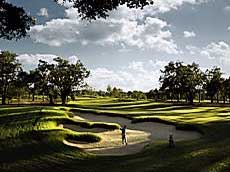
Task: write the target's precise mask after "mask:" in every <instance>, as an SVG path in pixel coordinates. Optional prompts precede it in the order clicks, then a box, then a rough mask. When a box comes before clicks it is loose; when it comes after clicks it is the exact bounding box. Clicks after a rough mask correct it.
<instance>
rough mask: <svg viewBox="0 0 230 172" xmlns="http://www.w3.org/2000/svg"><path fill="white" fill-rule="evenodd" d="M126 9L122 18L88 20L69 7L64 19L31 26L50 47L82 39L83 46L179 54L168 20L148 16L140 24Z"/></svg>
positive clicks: (33, 34) (34, 36) (38, 39)
mask: <svg viewBox="0 0 230 172" xmlns="http://www.w3.org/2000/svg"><path fill="white" fill-rule="evenodd" d="M123 10H124V9H123ZM123 10H122V11H121V12H122V13H121V16H120V19H118V18H117V16H116V15H114V16H113V17H111V18H108V19H107V20H103V19H99V20H97V21H93V22H91V23H87V22H85V21H82V20H81V19H79V18H78V17H77V10H76V9H74V8H70V9H67V10H66V18H65V19H53V20H51V21H49V22H46V24H45V25H36V26H34V27H32V28H31V31H30V36H31V38H32V39H33V40H34V41H35V42H39V43H44V44H48V45H50V46H61V45H63V44H67V43H74V42H79V43H81V44H82V45H83V46H84V45H87V44H89V43H92V44H98V45H103V46H108V45H119V46H121V47H123V48H128V47H138V48H140V49H154V50H157V51H164V52H166V53H169V54H178V53H179V50H178V47H177V45H176V43H175V42H174V40H173V39H172V33H171V31H170V30H169V25H168V23H167V22H166V21H163V20H161V19H158V18H154V17H146V18H145V20H144V21H143V22H141V23H139V22H138V20H136V19H135V18H134V17H132V18H130V16H129V17H127V15H125V12H123ZM134 19H135V20H134Z"/></svg>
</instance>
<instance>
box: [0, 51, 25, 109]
mask: <svg viewBox="0 0 230 172" xmlns="http://www.w3.org/2000/svg"><path fill="white" fill-rule="evenodd" d="M16 56H17V55H16V54H14V53H11V52H9V51H2V52H1V54H0V94H1V96H2V104H3V105H4V104H6V97H7V93H8V90H9V87H10V86H11V84H12V83H13V82H14V81H15V80H16V78H17V74H18V72H19V71H20V70H21V67H20V64H19V63H18V61H17V60H16Z"/></svg>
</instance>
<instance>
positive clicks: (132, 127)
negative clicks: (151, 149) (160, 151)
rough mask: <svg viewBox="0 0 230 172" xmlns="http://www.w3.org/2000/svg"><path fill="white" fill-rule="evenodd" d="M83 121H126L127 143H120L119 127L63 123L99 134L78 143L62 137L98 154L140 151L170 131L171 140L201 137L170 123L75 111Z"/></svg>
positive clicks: (167, 135) (65, 126)
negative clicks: (80, 125)
mask: <svg viewBox="0 0 230 172" xmlns="http://www.w3.org/2000/svg"><path fill="white" fill-rule="evenodd" d="M74 118H76V119H78V120H79V119H81V120H83V121H94V122H109V123H118V124H120V125H121V126H122V125H127V126H128V130H127V138H128V146H124V145H122V144H121V132H120V130H114V131H108V130H106V129H101V128H93V129H85V128H81V127H79V126H75V125H67V124H66V125H64V126H63V127H64V128H68V129H71V130H74V131H78V132H92V133H95V134H97V135H98V136H99V137H101V138H102V140H101V141H100V142H97V143H81V142H77V141H72V140H69V141H66V140H65V141H64V143H65V144H67V145H69V146H74V147H78V148H82V149H83V150H85V151H87V152H91V153H95V154H101V155H107V154H108V155H126V154H132V153H137V152H139V151H141V150H142V149H143V148H144V146H145V145H147V144H148V143H151V142H154V141H167V140H168V137H169V134H173V136H174V140H175V141H176V142H177V141H182V140H193V139H198V138H200V137H201V134H199V133H198V132H195V131H182V130H176V127H175V126H173V125H166V124H161V123H156V122H142V123H135V124H132V123H131V120H129V119H126V118H121V117H111V116H105V115H95V114H90V113H77V114H76V116H75V117H74Z"/></svg>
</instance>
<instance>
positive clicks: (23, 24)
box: [0, 0, 35, 40]
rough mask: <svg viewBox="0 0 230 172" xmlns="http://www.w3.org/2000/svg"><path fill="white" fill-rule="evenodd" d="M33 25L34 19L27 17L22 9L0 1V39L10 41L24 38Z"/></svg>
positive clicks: (2, 0) (4, 0) (3, 0)
mask: <svg viewBox="0 0 230 172" xmlns="http://www.w3.org/2000/svg"><path fill="white" fill-rule="evenodd" d="M34 24H35V20H34V18H33V17H30V16H29V15H27V14H26V12H25V10H24V9H23V8H21V7H16V6H14V5H12V4H10V3H9V2H7V1H6V0H1V1H0V38H4V39H8V40H11V39H13V38H15V39H20V38H22V37H25V36H26V35H27V31H28V30H29V29H30V26H32V25H34Z"/></svg>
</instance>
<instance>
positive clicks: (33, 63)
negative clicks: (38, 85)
mask: <svg viewBox="0 0 230 172" xmlns="http://www.w3.org/2000/svg"><path fill="white" fill-rule="evenodd" d="M56 57H58V56H56V55H53V54H20V55H19V56H17V59H18V60H19V62H20V63H21V64H22V66H23V68H24V69H25V70H27V71H28V70H31V69H35V68H36V67H37V65H38V62H39V60H44V61H47V62H48V63H52V61H53V59H54V58H56Z"/></svg>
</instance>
